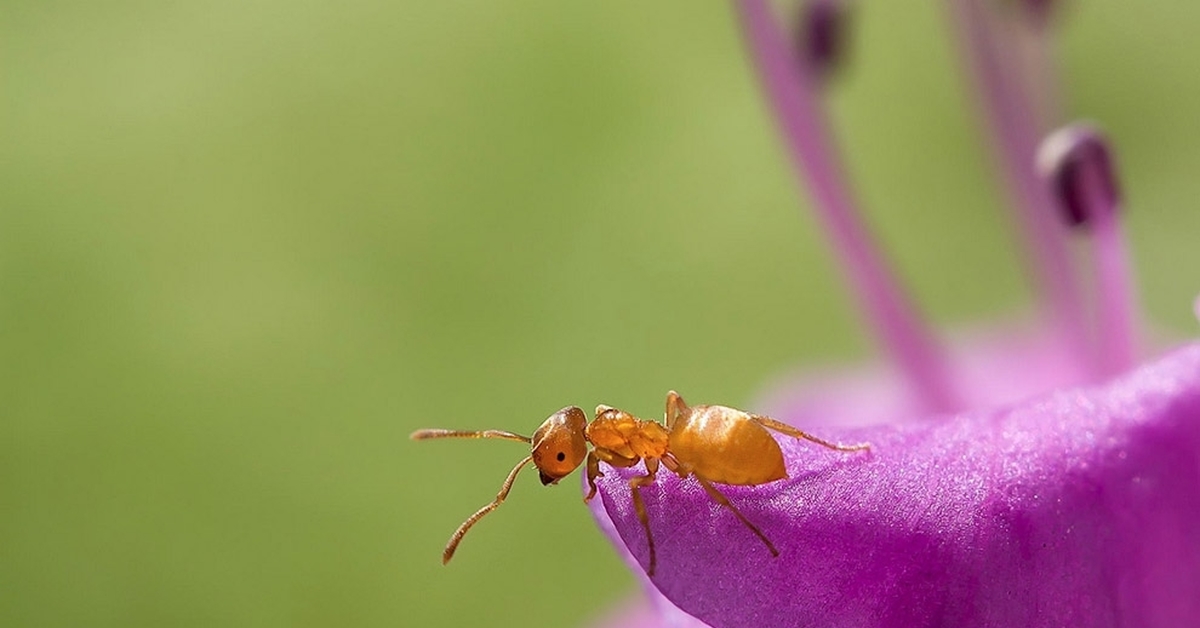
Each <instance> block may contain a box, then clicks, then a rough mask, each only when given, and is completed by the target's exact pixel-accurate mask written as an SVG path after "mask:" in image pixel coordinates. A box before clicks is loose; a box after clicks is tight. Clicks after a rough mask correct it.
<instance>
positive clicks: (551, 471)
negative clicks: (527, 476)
mask: <svg viewBox="0 0 1200 628" xmlns="http://www.w3.org/2000/svg"><path fill="white" fill-rule="evenodd" d="M586 427H587V415H585V414H584V413H583V410H580V409H579V408H576V407H575V406H567V407H566V408H563V409H562V410H559V411H558V412H555V413H554V414H552V415H550V418H548V419H546V422H545V423H542V426H541V427H539V428H538V429H537V431H536V432H534V433H533V464H534V465H536V466H537V468H538V473H539V474H540V475H541V477H542V484H557V483H558V481H559V480H561V479H562V478H564V477H566V476H567V475H570V473H571V472H572V471H574V470H575V469H576V468H577V467H578V466H579V465H580V464H581V463H583V459H584V458H585V457H587V439H586V438H585V437H584V435H583V431H584V429H585V428H586Z"/></svg>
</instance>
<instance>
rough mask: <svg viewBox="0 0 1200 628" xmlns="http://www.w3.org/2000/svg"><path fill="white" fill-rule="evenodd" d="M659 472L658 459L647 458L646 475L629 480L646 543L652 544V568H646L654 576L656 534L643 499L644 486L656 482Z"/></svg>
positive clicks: (634, 506) (630, 490)
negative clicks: (644, 531) (651, 526)
mask: <svg viewBox="0 0 1200 628" xmlns="http://www.w3.org/2000/svg"><path fill="white" fill-rule="evenodd" d="M657 472H658V459H657V458H647V459H646V475H639V476H637V477H635V478H633V479H632V480H629V492H630V494H632V495H633V509H634V511H635V512H636V513H637V517H638V520H639V521H641V522H642V528H644V529H645V530H646V544H647V545H649V546H650V568H649V569H647V570H646V575H647V576H649V577H653V576H654V567H655V565H656V563H657V557H656V556H655V552H654V535H653V534H651V533H650V517H649V516H648V515H647V514H646V503H645V502H643V501H642V487H643V486H649V485H651V484H653V483H654V474H655V473H657Z"/></svg>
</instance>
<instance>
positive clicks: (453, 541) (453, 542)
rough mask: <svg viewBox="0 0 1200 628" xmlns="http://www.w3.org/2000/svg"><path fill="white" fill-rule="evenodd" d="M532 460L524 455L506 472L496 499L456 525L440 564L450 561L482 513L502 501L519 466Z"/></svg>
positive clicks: (515, 476)
mask: <svg viewBox="0 0 1200 628" xmlns="http://www.w3.org/2000/svg"><path fill="white" fill-rule="evenodd" d="M531 461H533V456H526V457H525V459H524V460H522V461H520V462H518V463H517V466H515V467H513V470H512V471H509V472H508V477H507V478H505V480H504V485H503V486H501V487H500V492H499V493H496V499H493V500H492V501H491V503H490V504H488V505H487V506H484V507H483V508H480V509H479V510H477V511H475V514H473V515H471V516H470V517H467V520H466V521H464V522H463V523H462V525H460V526H458V529H457V530H455V531H454V535H453V536H451V537H450V541H449V542H448V543H446V549H445V550H443V551H442V564H443V565H445V564H446V563H448V562H450V559H451V558H454V550H456V549H458V543H459V542H460V541H462V538H463V536H464V535H465V534H466V533H467V530H470V529H471V526H473V525H475V524H476V523H477V522H478V521H479V520H480V519H482V518H483V516H484V515H486V514H488V513H489V512H492V511H493V510H495V509H496V508H498V507H499V506H500V504H502V503H504V499H505V498H506V497H508V491H509V490H511V489H512V485H513V482H514V481H515V480H516V479H517V474H518V473H520V472H521V468H522V467H524V466H525V465H527V464H529V463H530V462H531Z"/></svg>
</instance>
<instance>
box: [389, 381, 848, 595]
mask: <svg viewBox="0 0 1200 628" xmlns="http://www.w3.org/2000/svg"><path fill="white" fill-rule="evenodd" d="M768 429H770V430H774V431H776V432H780V433H782V434H787V435H788V436H794V437H796V438H802V439H805V440H809V441H812V442H814V443H816V444H818V445H821V446H823V447H828V448H829V449H835V450H837V451H859V450H863V449H867V448H869V447H870V445H868V444H865V443H864V444H859V445H839V444H836V443H831V442H829V441H825V440H821V439H820V438H817V437H815V436H813V435H811V434H808V433H806V432H802V431H800V430H798V429H796V428H794V427H792V426H790V425H787V424H785V423H781V422H779V421H776V420H775V419H772V418H769V417H765V416H759V415H756V414H750V413H748V412H743V411H741V410H735V409H733V408H727V407H725V406H696V407H694V408H692V407H689V406H688V405H687V404H686V403H684V401H683V397H680V396H679V394H678V393H676V392H675V391H673V390H672V391H671V392H669V393H667V411H666V426H665V427H664V426H663V425H662V424H660V423H658V422H656V421H646V420H643V419H639V418H637V417H635V416H633V415H632V414H629V413H628V412H624V411H622V410H618V409H616V408H612V407H609V406H605V405H601V406H597V407H596V418H595V419H594V420H593V421H592V422H591V423H588V421H587V417H586V415H584V413H583V410H581V409H579V408H577V407H575V406H567V407H566V408H563V409H562V410H559V411H558V412H555V413H554V414H552V415H550V418H548V419H546V421H545V422H544V423H542V425H541V427H539V428H538V429H537V431H536V432H534V433H533V437H532V438H529V437H526V436H521V435H519V434H514V433H512V432H504V431H500V430H483V431H458V430H440V429H425V430H417V431H415V432H413V433H412V435H411V436H410V438H412V439H413V440H427V439H432V438H500V439H505V440H515V441H521V442H523V443H529V444H530V445H531V451H530V454H529V455H528V456H526V457H525V459H523V460H521V462H518V463H517V466H515V467H513V470H512V471H510V472H509V473H508V477H507V478H505V480H504V484H503V485H502V486H501V487H500V492H499V493H497V494H496V498H495V499H493V500H492V501H491V503H489V504H488V505H486V506H484V507H483V508H480V509H479V510H478V511H476V513H475V514H473V515H471V516H470V517H468V518H467V520H466V521H464V522H463V523H462V525H460V526H458V529H457V530H455V531H454V535H453V536H451V537H450V541H449V542H448V543H447V544H446V549H445V551H443V552H442V564H446V563H448V562H450V559H451V558H453V557H454V551H455V550H456V549H458V544H459V542H460V541H462V538H463V536H464V535H466V533H467V531H468V530H470V529H471V527H472V526H474V525H475V524H476V523H477V522H478V521H479V520H480V519H482V518H483V516H484V515H486V514H488V513H489V512H492V511H493V510H495V509H496V508H498V507H499V506H500V504H501V503H503V502H504V499H505V498H506V497H508V492H509V490H510V489H511V488H512V485H513V482H514V481H515V480H516V479H517V474H518V473H520V471H521V469H523V468H524V467H525V465H527V464H529V463H530V462H532V463H533V464H534V466H536V467H537V469H538V473H539V475H540V476H541V480H542V484H543V485H549V484H557V483H558V481H559V480H561V479H563V478H564V477H566V476H567V475H569V474H571V472H573V471H575V469H577V468H578V467H579V465H580V464H581V463H583V462H584V460H585V458H586V461H587V462H586V469H587V482H588V487H589V490H588V494H587V497H584V498H583V501H584V503H587V502H588V501H591V499H592V498H593V497H595V496H596V478H598V477H602V476H603V475H604V474H603V473H601V472H600V463H601V462H604V463H607V464H609V465H611V466H613V467H632V466H634V465H636V464H637V463H638V462H639V461H643V460H644V461H645V463H646V473H645V475H639V476H637V477H634V478H633V479H631V480H630V481H629V490H630V493H631V494H632V495H633V506H634V509H635V511H636V512H637V517H638V520H639V521H641V523H642V528H643V529H645V530H646V542H647V543H648V544H649V546H650V567H649V569H647V570H646V574H647V575H648V576H653V575H654V567H655V563H656V559H655V553H654V536H653V535H651V533H650V519H649V517H648V516H647V515H646V506H645V503H644V502H643V501H642V495H641V488H642V487H643V486H647V485H649V484H652V483H653V482H654V476H655V474H656V473H657V472H658V469H659V465H660V464H661V465H662V466H665V467H666V468H667V470H669V471H671V472H673V473H675V474H677V475H679V477H681V478H686V477H688V476H692V477H694V478H696V481H697V482H699V483H700V486H702V487H704V490H705V492H707V493H708V496H709V497H710V498H712V500H713V501H715V502H717V503H718V504H720V505H722V506H724V507H726V508H728V509H729V510H730V511H732V512H733V514H734V515H736V516H737V518H738V519H740V520H741V522H742V523H743V524H745V525H746V527H747V528H750V531H751V532H753V533H754V534H755V535H756V536H758V538H759V539H761V540H762V542H763V543H764V544H766V546H767V549H768V550H770V551H771V555H772V556H778V555H779V550H777V549H775V545H774V544H772V543H771V540H770V539H768V538H767V537H766V535H765V534H763V532H762V530H760V529H758V526H756V525H754V524H753V523H751V522H750V520H749V519H747V518H746V517H745V515H743V514H742V513H741V511H739V510H738V509H737V507H736V506H734V505H733V503H731V502H730V501H729V499H728V498H727V497H725V496H724V495H723V494H721V492H720V491H718V490H717V488H716V487H715V486H713V484H729V485H736V486H757V485H759V484H766V483H767V482H773V481H775V480H782V479H784V478H786V477H787V469H785V468H784V464H783V452H782V451H781V450H780V449H779V443H777V442H775V439H774V438H772V437H771V434H770V433H769V432H768V431H767V430H768ZM589 443H590V444H591V445H592V449H591V451H589V450H588V444H589Z"/></svg>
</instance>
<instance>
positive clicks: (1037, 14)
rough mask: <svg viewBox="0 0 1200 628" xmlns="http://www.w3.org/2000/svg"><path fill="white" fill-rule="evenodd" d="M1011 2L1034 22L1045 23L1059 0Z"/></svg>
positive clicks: (1059, 2) (1019, 0)
mask: <svg viewBox="0 0 1200 628" xmlns="http://www.w3.org/2000/svg"><path fill="white" fill-rule="evenodd" d="M1013 4H1016V5H1018V8H1019V9H1021V10H1022V11H1024V12H1025V14H1026V16H1028V18H1029V19H1030V20H1031V21H1033V22H1034V23H1035V24H1045V23H1046V22H1047V21H1049V19H1050V17H1051V16H1052V15H1053V14H1054V11H1055V9H1057V8H1058V5H1060V4H1062V2H1061V0H1017V1H1016V2H1014V3H1013Z"/></svg>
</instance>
